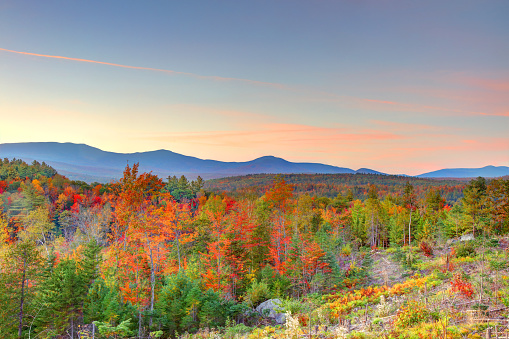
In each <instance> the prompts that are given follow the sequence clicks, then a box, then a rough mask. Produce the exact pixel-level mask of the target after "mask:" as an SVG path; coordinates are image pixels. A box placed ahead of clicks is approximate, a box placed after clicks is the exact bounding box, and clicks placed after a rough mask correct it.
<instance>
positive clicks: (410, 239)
mask: <svg viewBox="0 0 509 339" xmlns="http://www.w3.org/2000/svg"><path fill="white" fill-rule="evenodd" d="M411 226H412V209H411V208H410V221H409V222H408V246H410V242H411V241H412V236H411Z"/></svg>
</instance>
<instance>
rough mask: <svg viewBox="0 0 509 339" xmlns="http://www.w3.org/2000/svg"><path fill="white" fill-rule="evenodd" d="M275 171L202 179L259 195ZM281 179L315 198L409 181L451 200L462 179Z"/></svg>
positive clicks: (362, 193) (388, 189) (392, 189)
mask: <svg viewBox="0 0 509 339" xmlns="http://www.w3.org/2000/svg"><path fill="white" fill-rule="evenodd" d="M274 177H275V175H274V174H250V175H243V176H236V177H228V178H219V179H210V180H207V181H205V189H207V190H209V191H213V192H218V193H219V192H229V193H230V194H233V195H243V194H249V195H252V194H254V195H256V196H261V195H263V194H265V192H266V191H267V190H268V189H269V188H270V186H271V185H272V184H273V182H274ZM284 179H285V181H286V182H287V183H288V184H291V185H293V187H294V193H295V194H297V195H300V194H309V195H311V196H317V197H328V198H335V197H336V196H337V195H338V194H341V195H343V196H345V195H346V194H347V193H348V191H351V193H352V194H353V198H354V199H361V200H364V199H366V198H367V197H368V191H369V188H370V185H376V186H377V188H378V192H379V194H380V196H386V195H387V194H395V195H398V194H401V192H403V189H404V187H405V184H406V183H407V182H409V183H410V184H412V185H413V186H414V188H415V190H414V193H415V194H416V195H417V196H418V197H419V198H424V197H425V194H426V192H427V190H428V189H429V188H430V187H434V188H436V189H438V190H439V191H440V195H441V196H442V197H443V198H445V199H446V200H447V201H448V202H454V201H457V200H458V199H460V198H461V197H462V196H463V189H464V187H465V184H466V183H465V182H462V181H458V180H451V179H441V180H438V179H431V178H417V177H409V176H401V175H380V174H372V173H341V174H285V175H284Z"/></svg>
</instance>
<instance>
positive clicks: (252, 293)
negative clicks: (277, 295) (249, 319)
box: [245, 279, 272, 307]
mask: <svg viewBox="0 0 509 339" xmlns="http://www.w3.org/2000/svg"><path fill="white" fill-rule="evenodd" d="M270 298H272V293H271V292H270V289H269V285H267V283H265V282H263V281H260V282H258V281H257V280H256V279H255V280H253V282H252V283H251V286H249V288H248V289H247V291H246V295H245V300H246V301H247V302H248V304H249V305H251V307H256V306H258V304H260V303H262V302H263V301H265V300H267V299H270Z"/></svg>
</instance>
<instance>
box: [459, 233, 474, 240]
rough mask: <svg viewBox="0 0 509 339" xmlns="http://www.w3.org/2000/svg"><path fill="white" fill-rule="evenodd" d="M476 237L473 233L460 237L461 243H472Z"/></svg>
mask: <svg viewBox="0 0 509 339" xmlns="http://www.w3.org/2000/svg"><path fill="white" fill-rule="evenodd" d="M474 239H475V238H474V235H473V234H472V233H468V234H464V235H462V236H461V237H460V241H470V240H474Z"/></svg>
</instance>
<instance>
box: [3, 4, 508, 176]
mask: <svg viewBox="0 0 509 339" xmlns="http://www.w3.org/2000/svg"><path fill="white" fill-rule="evenodd" d="M508 17H509V2H508V1H505V0H501V1H468V0H458V1H419V2H418V1H380V0H376V1H375V0H373V1H338V0H335V1H318V0H317V1H295V0H292V1H274V0H271V1H260V0H256V1H238V0H237V1H80V2H77V1H51V0H49V1H23V0H15V1H10V0H4V1H2V2H1V3H0V32H1V34H0V116H1V123H0V143H6V142H26V141H60V142H76V143H86V144H89V145H91V146H95V147H99V148H101V149H103V150H107V151H115V152H136V151H148V150H154V149H169V150H172V151H175V152H179V153H183V154H186V155H193V156H197V157H201V158H209V159H217V160H227V161H245V160H251V159H253V158H255V157H258V156H263V155H274V156H279V157H283V158H285V159H287V160H291V161H305V162H322V163H327V164H332V165H337V166H343V167H350V168H353V169H357V168H360V167H369V168H374V169H377V170H380V171H384V172H388V173H407V174H419V173H422V172H426V171H431V170H435V169H439V168H447V167H481V166H485V165H488V164H492V165H506V166H507V165H509V133H508V131H509V20H508V19H507V18H508ZM19 52H22V53H19ZM56 56H61V57H64V58H55V57H56Z"/></svg>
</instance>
